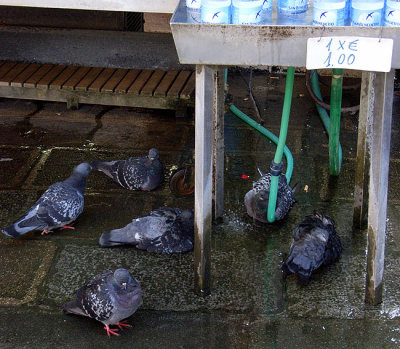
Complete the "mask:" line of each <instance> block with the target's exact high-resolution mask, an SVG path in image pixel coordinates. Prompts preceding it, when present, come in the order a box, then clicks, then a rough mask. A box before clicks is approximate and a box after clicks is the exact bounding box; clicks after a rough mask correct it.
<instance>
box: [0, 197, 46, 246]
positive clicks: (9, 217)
mask: <svg viewBox="0 0 400 349" xmlns="http://www.w3.org/2000/svg"><path fill="white" fill-rule="evenodd" d="M40 195H41V194H40V193H39V192H36V191H20V190H17V191H5V190H4V191H0V226H1V227H5V226H8V225H10V224H11V223H12V222H14V221H15V220H17V219H18V218H19V217H21V216H22V215H23V214H24V213H25V212H26V211H27V210H28V209H29V208H30V207H31V206H32V204H33V203H35V202H36V200H37V199H38V198H39V196H40ZM3 238H5V235H3V234H0V239H3Z"/></svg>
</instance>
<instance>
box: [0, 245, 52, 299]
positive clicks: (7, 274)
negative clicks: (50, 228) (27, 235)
mask: <svg viewBox="0 0 400 349" xmlns="http://www.w3.org/2000/svg"><path fill="white" fill-rule="evenodd" d="M55 250H56V247H55V245H54V243H52V242H46V241H29V240H21V239H13V240H11V239H7V240H3V241H1V242H0V260H1V263H0V275H1V278H0V304H2V305H4V304H21V303H27V302H32V301H34V300H35V298H36V293H37V287H38V286H39V285H40V283H41V281H42V280H43V278H44V277H45V275H46V273H47V271H48V269H49V267H50V265H51V262H52V258H53V255H54V252H55Z"/></svg>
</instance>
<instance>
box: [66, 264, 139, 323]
mask: <svg viewBox="0 0 400 349" xmlns="http://www.w3.org/2000/svg"><path fill="white" fill-rule="evenodd" d="M118 274H120V275H122V276H123V277H122V278H119V277H118ZM141 305H142V290H141V288H140V284H139V282H138V281H137V280H136V279H135V278H133V277H132V276H131V275H130V274H129V272H128V271H127V270H126V269H117V270H116V271H115V272H113V271H111V270H109V271H107V272H106V273H104V274H101V275H98V276H96V277H95V278H94V279H93V280H92V281H91V282H89V283H88V284H87V285H85V286H82V287H81V288H80V289H79V290H78V291H77V293H76V298H75V300H74V301H72V302H69V303H66V304H65V305H64V307H63V309H64V311H65V312H67V313H72V314H76V315H83V316H87V317H90V318H92V319H95V320H97V321H100V322H102V323H103V324H105V325H115V324H118V323H119V322H120V321H121V320H123V319H125V318H127V317H129V316H131V315H132V314H133V313H134V312H135V311H136V310H137V309H138V308H139V307H140V306H141Z"/></svg>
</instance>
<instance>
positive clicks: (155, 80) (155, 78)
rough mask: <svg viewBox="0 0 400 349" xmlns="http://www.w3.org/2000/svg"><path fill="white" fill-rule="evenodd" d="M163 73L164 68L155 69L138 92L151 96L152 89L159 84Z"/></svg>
mask: <svg viewBox="0 0 400 349" xmlns="http://www.w3.org/2000/svg"><path fill="white" fill-rule="evenodd" d="M164 75H165V71H164V70H156V71H155V72H154V73H153V75H152V76H151V78H150V79H149V80H148V81H147V82H146V84H145V85H144V86H143V88H142V91H141V92H140V94H141V95H142V96H152V95H153V92H154V90H155V89H156V88H157V86H158V85H159V84H160V81H161V80H162V78H163V76H164Z"/></svg>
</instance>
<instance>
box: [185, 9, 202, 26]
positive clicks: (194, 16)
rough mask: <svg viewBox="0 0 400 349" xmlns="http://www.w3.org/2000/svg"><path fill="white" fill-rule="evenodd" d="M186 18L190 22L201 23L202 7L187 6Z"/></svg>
mask: <svg viewBox="0 0 400 349" xmlns="http://www.w3.org/2000/svg"><path fill="white" fill-rule="evenodd" d="M186 20H187V22H188V23H201V18H200V9H196V8H195V9H193V8H187V9H186Z"/></svg>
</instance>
